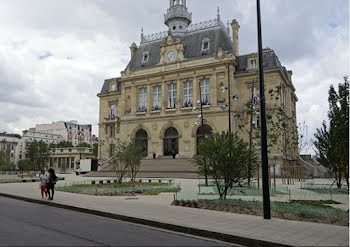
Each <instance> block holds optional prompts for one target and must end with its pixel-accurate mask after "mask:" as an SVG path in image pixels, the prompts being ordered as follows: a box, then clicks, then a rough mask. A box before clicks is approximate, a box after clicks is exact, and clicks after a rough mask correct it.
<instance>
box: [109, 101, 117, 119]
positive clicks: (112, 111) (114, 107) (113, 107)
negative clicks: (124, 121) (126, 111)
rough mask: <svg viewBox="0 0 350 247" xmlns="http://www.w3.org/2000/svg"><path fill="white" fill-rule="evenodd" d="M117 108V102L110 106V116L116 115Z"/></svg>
mask: <svg viewBox="0 0 350 247" xmlns="http://www.w3.org/2000/svg"><path fill="white" fill-rule="evenodd" d="M115 109H116V105H115V104H113V105H111V106H110V108H109V117H115Z"/></svg>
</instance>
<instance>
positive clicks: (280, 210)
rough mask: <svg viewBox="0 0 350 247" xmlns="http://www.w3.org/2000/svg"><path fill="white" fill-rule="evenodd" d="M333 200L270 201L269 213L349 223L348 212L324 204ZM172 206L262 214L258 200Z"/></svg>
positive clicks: (182, 203) (338, 223) (183, 202)
mask: <svg viewBox="0 0 350 247" xmlns="http://www.w3.org/2000/svg"><path fill="white" fill-rule="evenodd" d="M331 203H335V202H333V201H303V202H300V201H291V202H271V215H272V217H275V218H280V219H287V220H297V221H307V222H317V223H325V224H334V225H341V226H348V225H349V212H346V211H343V210H341V209H337V208H332V207H330V206H326V205H325V204H331ZM172 205H174V206H182V207H192V208H200V209H209V210H215V211H223V212H229V213H238V214H248V215H256V216H263V204H262V202H259V201H244V200H239V199H229V200H225V201H223V200H204V199H203V200H197V201H184V200H181V201H178V200H175V201H173V202H172Z"/></svg>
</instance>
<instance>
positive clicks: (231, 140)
mask: <svg viewBox="0 0 350 247" xmlns="http://www.w3.org/2000/svg"><path fill="white" fill-rule="evenodd" d="M199 151H200V153H202V154H204V153H205V154H206V156H207V162H208V163H207V165H208V175H209V176H211V177H212V178H213V179H214V181H215V184H216V187H217V189H218V191H219V195H220V199H222V200H225V199H226V197H227V194H228V192H229V190H230V189H232V188H233V186H234V185H237V186H239V185H241V183H242V182H243V181H244V180H245V179H247V177H248V164H249V159H250V158H252V159H255V161H253V162H256V156H252V157H250V155H251V153H250V152H249V148H248V144H247V143H246V142H244V141H243V140H242V139H240V138H239V137H238V136H237V134H231V133H225V132H223V133H221V134H214V135H213V136H211V137H210V138H209V139H206V140H205V141H202V142H200V144H199ZM202 164H203V163H201V162H199V163H197V165H198V166H199V170H201V169H202V168H201V166H202Z"/></svg>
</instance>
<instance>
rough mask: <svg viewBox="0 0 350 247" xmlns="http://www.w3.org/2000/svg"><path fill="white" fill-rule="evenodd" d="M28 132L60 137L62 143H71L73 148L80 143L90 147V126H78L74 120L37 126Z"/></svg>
mask: <svg viewBox="0 0 350 247" xmlns="http://www.w3.org/2000/svg"><path fill="white" fill-rule="evenodd" d="M30 131H31V132H40V133H48V134H56V135H61V136H62V138H63V140H64V141H67V142H71V143H72V144H73V145H74V146H77V145H79V144H81V143H87V144H90V145H92V126H91V124H87V125H82V124H78V122H77V121H76V120H72V121H68V122H64V121H58V122H53V123H51V124H37V125H36V127H35V128H32V129H30Z"/></svg>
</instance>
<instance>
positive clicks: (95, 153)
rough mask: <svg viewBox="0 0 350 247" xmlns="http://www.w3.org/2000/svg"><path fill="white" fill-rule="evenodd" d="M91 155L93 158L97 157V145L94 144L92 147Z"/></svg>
mask: <svg viewBox="0 0 350 247" xmlns="http://www.w3.org/2000/svg"><path fill="white" fill-rule="evenodd" d="M92 154H93V155H94V156H95V157H98V143H94V145H93V147H92Z"/></svg>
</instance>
